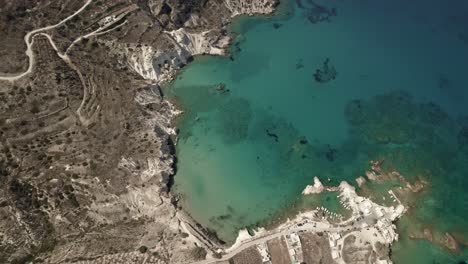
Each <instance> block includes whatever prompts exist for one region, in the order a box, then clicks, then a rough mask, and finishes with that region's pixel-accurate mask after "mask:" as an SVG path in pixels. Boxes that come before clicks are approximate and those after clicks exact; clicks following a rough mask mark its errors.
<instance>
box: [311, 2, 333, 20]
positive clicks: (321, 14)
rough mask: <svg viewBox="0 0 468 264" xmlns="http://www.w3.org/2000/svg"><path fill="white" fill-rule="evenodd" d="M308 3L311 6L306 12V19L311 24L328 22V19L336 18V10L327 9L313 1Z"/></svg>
mask: <svg viewBox="0 0 468 264" xmlns="http://www.w3.org/2000/svg"><path fill="white" fill-rule="evenodd" d="M308 3H309V4H310V5H312V7H310V8H309V9H308V10H307V12H306V17H307V19H308V20H309V22H310V23H312V24H317V23H319V22H323V21H327V22H330V21H331V20H330V18H331V17H334V16H336V8H327V7H325V6H322V5H319V4H317V3H315V2H313V1H308Z"/></svg>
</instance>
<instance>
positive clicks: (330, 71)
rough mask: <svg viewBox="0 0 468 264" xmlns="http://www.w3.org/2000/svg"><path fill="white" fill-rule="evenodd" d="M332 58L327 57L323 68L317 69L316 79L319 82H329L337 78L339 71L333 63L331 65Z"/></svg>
mask: <svg viewBox="0 0 468 264" xmlns="http://www.w3.org/2000/svg"><path fill="white" fill-rule="evenodd" d="M329 63H330V59H329V58H327V59H326V60H325V61H324V62H323V65H322V68H320V69H317V70H316V71H315V73H314V79H315V81H316V82H319V83H327V82H330V81H331V80H334V79H336V76H337V75H338V72H337V71H336V69H335V67H334V66H333V65H330V64H329Z"/></svg>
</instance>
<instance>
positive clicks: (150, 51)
mask: <svg viewBox="0 0 468 264" xmlns="http://www.w3.org/2000/svg"><path fill="white" fill-rule="evenodd" d="M277 4H278V1H277V0H252V1H243V0H225V5H226V7H227V8H228V10H229V11H230V12H231V17H235V16H238V15H253V14H271V13H272V12H274V10H275V6H276V5H277ZM199 20H200V19H199V17H197V16H192V17H191V19H190V20H189V21H187V22H186V23H185V24H186V26H187V27H182V28H179V29H176V30H172V31H166V32H164V33H165V34H166V35H167V37H168V38H169V40H170V41H171V42H172V44H173V47H171V48H170V49H166V50H158V49H155V48H153V47H152V46H147V45H142V46H139V45H134V46H129V47H124V49H125V52H124V53H125V58H126V59H127V63H128V65H129V66H130V67H131V68H132V69H134V70H135V71H136V72H137V73H138V74H140V75H141V76H142V77H143V78H144V79H147V80H151V81H155V82H156V83H161V82H165V81H169V80H171V79H172V78H173V77H174V76H175V74H176V71H177V70H179V69H180V68H182V67H183V66H184V65H186V64H187V63H188V62H189V61H190V59H191V58H192V57H193V56H195V55H200V54H205V55H226V48H227V47H228V45H229V42H230V40H231V37H230V36H229V35H224V34H223V33H221V32H220V31H219V30H217V29H214V28H213V29H211V30H204V31H202V32H198V31H196V30H189V29H187V28H189V27H193V26H194V25H198V24H199V23H200V21H199Z"/></svg>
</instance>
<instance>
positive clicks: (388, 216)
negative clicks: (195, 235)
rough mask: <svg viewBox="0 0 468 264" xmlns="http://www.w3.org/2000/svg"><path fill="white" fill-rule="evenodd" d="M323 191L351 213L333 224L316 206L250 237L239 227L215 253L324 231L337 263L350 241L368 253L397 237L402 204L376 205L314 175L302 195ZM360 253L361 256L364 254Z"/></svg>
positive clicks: (343, 184) (230, 253)
mask: <svg viewBox="0 0 468 264" xmlns="http://www.w3.org/2000/svg"><path fill="white" fill-rule="evenodd" d="M324 191H333V192H335V191H338V192H339V195H338V197H339V198H340V202H341V204H342V205H343V206H344V207H345V208H347V209H349V210H350V211H351V216H350V217H349V218H347V219H345V220H342V221H340V222H337V223H336V222H331V221H329V217H333V216H336V214H335V213H332V212H329V211H328V210H327V209H325V208H317V209H316V210H310V211H307V212H303V213H300V214H298V215H297V216H295V218H294V219H288V220H287V221H286V222H285V223H283V224H281V225H280V226H278V227H276V228H274V229H272V230H266V229H264V228H260V229H258V230H256V233H255V235H253V236H251V235H250V234H249V232H248V231H247V230H246V229H243V230H241V231H240V232H239V235H238V237H237V240H236V242H235V243H234V244H233V245H232V246H231V247H229V248H227V249H218V252H219V253H222V254H224V255H223V258H222V259H223V260H227V259H229V258H232V257H233V256H235V255H236V254H238V253H240V252H242V251H243V250H245V249H247V248H250V247H252V246H255V247H257V248H258V249H259V251H260V253H262V250H261V248H262V246H261V245H265V243H266V242H267V241H271V240H273V239H276V238H281V237H294V236H296V237H297V235H300V234H303V233H304V232H312V233H325V234H327V237H328V242H329V247H330V250H331V256H332V258H333V261H335V263H339V264H342V263H346V261H345V258H344V255H346V254H349V252H348V253H346V252H344V250H347V249H349V247H350V246H349V241H350V240H353V246H354V247H361V250H362V249H363V248H365V249H367V250H369V251H371V252H379V251H380V252H381V251H382V250H381V248H382V246H387V247H389V246H390V245H391V244H392V243H393V242H394V241H396V240H398V234H397V233H396V232H395V229H396V226H395V225H394V224H393V222H394V221H395V220H397V219H398V218H400V217H401V216H402V215H403V213H404V212H405V207H404V206H403V205H402V204H400V203H396V204H395V206H389V207H386V206H383V205H379V204H376V203H375V202H373V201H371V200H370V199H368V198H365V197H362V196H359V195H358V194H357V193H356V190H355V188H354V187H353V186H351V185H350V184H349V183H347V182H345V181H343V182H341V183H340V185H339V186H333V187H328V186H324V185H323V184H322V183H321V182H320V180H319V179H318V178H317V177H315V178H314V185H309V186H307V187H306V188H305V190H304V192H303V194H304V195H315V194H318V193H321V192H324ZM199 242H200V241H199ZM299 251H300V250H299ZM301 254H302V253H298V251H297V250H293V251H290V258H291V259H300V258H301ZM362 255H363V256H365V254H362ZM384 256H385V257H383V258H382V257H380V258H379V260H378V261H379V262H378V263H387V264H388V263H392V262H391V260H390V258H389V257H388V255H385V254H384ZM368 260H369V262H366V263H376V262H375V261H371V260H370V257H369V259H368ZM217 261H219V260H215V259H211V260H207V261H202V262H200V263H215V262H217Z"/></svg>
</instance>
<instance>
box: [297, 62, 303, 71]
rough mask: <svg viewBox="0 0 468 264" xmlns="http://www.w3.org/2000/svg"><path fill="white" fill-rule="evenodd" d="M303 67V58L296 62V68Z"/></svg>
mask: <svg viewBox="0 0 468 264" xmlns="http://www.w3.org/2000/svg"><path fill="white" fill-rule="evenodd" d="M302 68H304V64H303V63H302V60H299V61H298V62H297V63H296V70H299V69H302Z"/></svg>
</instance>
